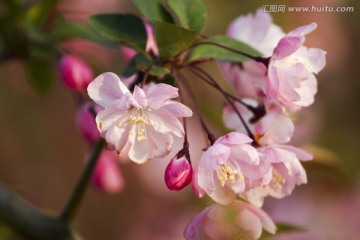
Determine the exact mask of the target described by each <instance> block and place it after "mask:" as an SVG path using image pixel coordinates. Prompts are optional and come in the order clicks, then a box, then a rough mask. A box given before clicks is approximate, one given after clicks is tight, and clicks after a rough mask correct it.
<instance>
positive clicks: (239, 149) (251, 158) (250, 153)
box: [231, 144, 260, 165]
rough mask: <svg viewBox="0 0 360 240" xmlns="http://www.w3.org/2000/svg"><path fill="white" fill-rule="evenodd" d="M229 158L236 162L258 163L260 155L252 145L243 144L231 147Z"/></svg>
mask: <svg viewBox="0 0 360 240" xmlns="http://www.w3.org/2000/svg"><path fill="white" fill-rule="evenodd" d="M231 160H232V161H236V162H246V163H248V164H250V165H258V164H259V162H260V157H259V154H258V152H257V150H256V149H255V148H254V147H252V146H250V145H248V144H243V145H240V146H233V147H232V148H231Z"/></svg>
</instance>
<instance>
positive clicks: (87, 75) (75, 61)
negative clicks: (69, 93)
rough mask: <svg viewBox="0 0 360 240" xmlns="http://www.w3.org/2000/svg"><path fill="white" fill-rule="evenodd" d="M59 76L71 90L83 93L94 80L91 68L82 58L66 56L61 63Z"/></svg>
mask: <svg viewBox="0 0 360 240" xmlns="http://www.w3.org/2000/svg"><path fill="white" fill-rule="evenodd" d="M59 74H60V77H61V79H62V80H63V82H64V84H65V85H66V86H67V87H68V88H69V89H71V90H74V91H83V90H85V89H86V88H87V86H88V85H89V83H90V82H91V81H92V80H93V79H94V75H93V72H92V70H91V68H90V67H89V66H88V65H87V64H86V63H85V62H84V61H83V60H82V59H80V58H77V57H74V56H71V55H64V56H63V57H62V58H61V60H60V63H59Z"/></svg>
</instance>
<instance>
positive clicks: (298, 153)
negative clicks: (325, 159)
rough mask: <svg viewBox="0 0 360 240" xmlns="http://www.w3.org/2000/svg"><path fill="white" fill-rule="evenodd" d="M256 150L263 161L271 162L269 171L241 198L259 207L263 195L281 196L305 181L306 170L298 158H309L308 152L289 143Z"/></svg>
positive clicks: (306, 159)
mask: <svg viewBox="0 0 360 240" xmlns="http://www.w3.org/2000/svg"><path fill="white" fill-rule="evenodd" d="M258 151H259V154H260V156H261V157H262V158H264V159H265V161H267V162H270V163H271V168H270V171H269V172H268V173H267V174H264V175H263V179H262V180H261V182H262V183H261V185H260V186H257V187H255V188H252V189H250V190H249V191H247V192H244V193H242V194H240V196H241V197H242V198H244V199H246V200H248V201H249V202H251V203H252V204H254V205H256V206H259V207H260V206H261V205H262V204H263V200H264V197H266V196H268V195H269V196H272V197H275V198H283V197H285V196H287V195H289V194H291V193H292V191H293V190H294V188H295V186H296V185H301V184H305V183H307V177H306V172H305V170H304V168H303V166H302V165H301V163H300V160H303V161H308V160H311V159H312V155H311V154H310V153H308V152H306V151H304V150H302V149H299V148H296V147H293V146H289V145H273V146H268V147H263V148H260V149H259V150H258ZM248 184H249V185H251V184H252V183H251V182H249V183H248Z"/></svg>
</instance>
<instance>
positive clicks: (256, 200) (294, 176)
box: [185, 10, 326, 239]
mask: <svg viewBox="0 0 360 240" xmlns="http://www.w3.org/2000/svg"><path fill="white" fill-rule="evenodd" d="M315 28H316V24H315V23H312V24H309V25H306V26H303V27H300V28H297V29H295V30H293V31H291V32H289V33H288V34H284V33H283V32H282V30H281V29H280V28H279V27H278V26H276V25H274V24H273V23H272V20H271V16H270V15H269V14H267V13H264V12H263V11H261V10H259V11H257V12H256V13H255V15H247V16H240V17H239V18H238V19H236V20H235V21H234V22H233V23H232V24H231V25H230V27H229V30H228V35H229V36H230V37H233V38H235V39H237V40H240V41H242V42H245V43H247V44H248V45H250V46H251V47H253V48H254V49H256V50H257V51H258V52H260V53H261V54H262V57H264V58H263V59H265V60H266V61H263V62H257V61H255V60H254V61H248V62H245V63H240V64H238V63H228V62H222V63H220V67H221V69H222V71H223V73H224V75H225V77H226V78H227V79H229V81H230V83H231V84H232V85H233V86H234V88H235V89H236V91H237V93H238V94H239V96H240V97H242V98H241V99H239V98H235V100H233V102H230V103H228V104H226V105H225V106H224V109H223V121H224V123H225V126H226V127H228V128H229V129H233V130H235V131H236V132H231V133H229V134H227V135H225V136H223V137H220V138H219V139H217V140H216V141H215V143H214V144H213V145H212V146H210V147H209V148H208V149H207V150H206V152H204V153H203V155H202V157H201V159H200V162H199V165H198V167H197V168H196V169H195V171H194V174H195V176H194V177H193V182H192V185H193V189H194V191H195V193H196V194H197V195H198V196H199V197H201V196H203V195H204V194H205V193H206V194H208V195H209V196H210V197H211V198H212V199H213V200H214V201H215V202H217V203H218V204H222V205H225V206H227V205H229V204H230V205H229V206H231V205H232V204H234V199H235V198H236V197H237V196H238V197H240V198H242V199H244V200H246V201H248V202H249V203H251V204H252V205H254V206H257V207H261V206H262V204H263V200H264V198H265V197H266V196H272V197H275V198H282V197H284V196H287V195H289V194H291V192H292V191H293V189H294V187H295V186H296V185H300V184H304V183H306V182H307V178H306V173H305V170H304V168H303V167H302V165H301V163H300V160H303V161H307V160H311V159H312V155H311V154H310V153H308V152H306V151H304V150H302V149H299V148H296V147H293V146H291V145H286V144H287V143H289V141H290V140H291V137H292V135H293V132H294V123H293V121H292V119H291V118H290V115H291V114H294V113H295V112H296V111H298V110H300V109H301V108H302V107H306V106H309V105H310V104H312V103H313V102H314V95H315V93H316V91H317V81H316V78H315V76H314V74H316V73H318V72H319V71H320V70H321V69H322V68H323V67H324V66H325V54H326V53H325V52H324V51H322V50H320V49H316V48H307V47H305V46H303V43H304V41H305V35H306V34H308V33H310V32H311V31H313V30H314V29H315ZM264 62H265V63H267V64H264ZM244 97H245V98H244ZM241 118H242V119H241ZM244 123H245V124H244ZM249 131H250V132H251V133H252V134H253V135H252V139H251V138H249V137H248V136H246V134H248V133H249ZM216 208H218V207H216ZM253 208H255V207H253ZM257 210H258V211H260V209H257ZM209 211H210V210H209V209H207V210H205V211H204V212H202V213H200V215H199V216H197V217H196V218H195V219H194V220H193V221H192V223H191V224H193V226H190V227H189V226H188V229H187V231H186V233H185V236H186V239H203V238H201V237H195V232H197V231H200V230H199V229H202V230H201V231H203V234H206V232H207V231H208V230H207V229H203V228H207V227H209V226H207V227H205V226H201V227H199V226H198V225H199V222H200V221H201V223H202V224H208V225H212V224H214V223H213V221H214V220H204V219H211V217H208V215H209V213H208V212H209ZM217 211H220V210H217ZM212 216H214V215H212ZM206 222H209V223H206ZM191 224H190V225H191ZM192 228H197V230H196V231H195V230H193V229H192ZM212 229H213V230H214V229H216V228H214V227H213V228H212ZM265 229H266V227H265ZM214 231H216V230H214ZM245 232H246V231H245ZM215 235H216V234H215V233H214V234H212V236H215ZM232 236H237V235H232ZM258 237H259V236H255V235H252V236H248V238H246V239H257V238H258ZM210 239H220V238H216V237H213V238H210ZM227 239H232V238H227Z"/></svg>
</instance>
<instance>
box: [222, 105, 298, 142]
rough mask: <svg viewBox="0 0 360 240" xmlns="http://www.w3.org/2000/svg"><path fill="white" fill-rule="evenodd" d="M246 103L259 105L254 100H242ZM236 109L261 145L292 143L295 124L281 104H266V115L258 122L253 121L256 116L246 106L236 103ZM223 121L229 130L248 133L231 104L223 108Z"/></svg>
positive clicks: (255, 106)
mask: <svg viewBox="0 0 360 240" xmlns="http://www.w3.org/2000/svg"><path fill="white" fill-rule="evenodd" d="M242 100H243V102H244V103H246V104H248V105H249V106H252V107H254V108H257V107H258V106H259V104H258V103H257V101H255V100H253V99H242ZM234 105H235V107H236V108H237V110H238V111H239V112H240V114H241V115H242V116H243V118H244V120H245V121H246V122H247V123H248V126H249V128H250V130H251V132H253V133H254V136H255V139H256V140H257V141H258V143H259V144H260V145H269V144H283V143H287V142H289V141H290V139H291V136H292V134H293V133H294V124H293V122H292V120H291V119H290V118H289V117H288V116H287V115H286V113H285V111H284V109H283V107H282V106H281V104H280V103H279V102H278V101H276V100H271V101H266V102H265V111H266V115H265V116H263V117H261V118H260V119H258V120H257V121H256V122H252V121H251V120H252V119H253V118H254V114H253V113H252V112H251V111H250V110H249V109H247V108H246V107H245V106H244V105H242V104H240V103H238V102H234ZM223 121H224V123H225V126H226V127H227V128H229V129H234V130H236V131H237V132H241V133H244V134H245V133H246V130H245V128H244V125H243V124H242V123H241V121H240V119H239V116H238V115H237V114H236V112H235V111H234V109H233V107H232V106H231V105H230V104H227V105H225V106H224V108H223Z"/></svg>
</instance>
